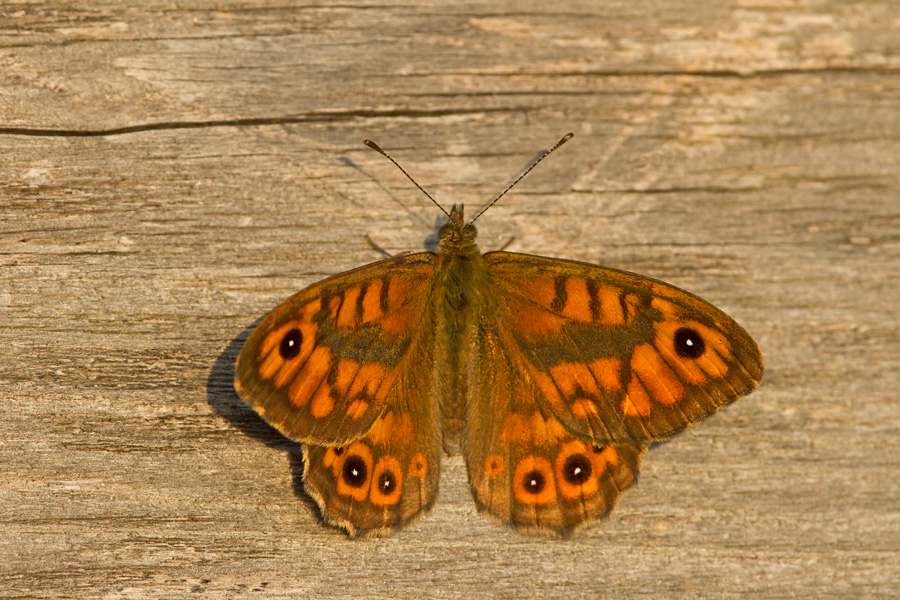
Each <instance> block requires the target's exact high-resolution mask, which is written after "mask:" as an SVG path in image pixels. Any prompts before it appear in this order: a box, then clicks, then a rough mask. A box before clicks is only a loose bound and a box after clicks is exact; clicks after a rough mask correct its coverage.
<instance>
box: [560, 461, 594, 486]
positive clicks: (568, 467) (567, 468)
mask: <svg viewBox="0 0 900 600" xmlns="http://www.w3.org/2000/svg"><path fill="white" fill-rule="evenodd" d="M563 478H564V479H565V480H566V482H567V483H570V484H572V485H581V484H583V483H584V482H585V481H587V480H588V479H590V478H591V461H590V459H588V457H587V456H585V455H584V454H573V455H572V456H570V457H568V458H567V459H566V462H565V464H563Z"/></svg>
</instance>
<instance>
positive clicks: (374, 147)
mask: <svg viewBox="0 0 900 600" xmlns="http://www.w3.org/2000/svg"><path fill="white" fill-rule="evenodd" d="M363 144H365V145H366V146H368V147H369V148H371V149H372V150H374V151H375V152H378V153H379V154H381V155H382V156H384V157H385V158H386V159H388V160H389V161H391V162H392V163H394V166H395V167H397V168H398V169H400V172H401V173H403V174H404V175H406V178H407V179H409V180H410V181H412V182H413V185H415V186H416V187H417V188H419V191H421V192H422V193H423V194H425V195H426V196H427V197H428V199H429V200H431V201H432V202H434V205H435V206H437V207H438V208H439V209H441V212H442V213H444V214H445V215H447V218H448V219H449V218H450V213H448V212H447V211H446V210H444V207H443V206H441V205H440V204H438V203H437V200H435V199H434V198H432V197H431V194H429V193H428V192H426V191H425V190H424V189H422V186H421V185H419V184H418V182H416V180H415V179H413V178H412V176H411V175H410V174H409V173H407V172H406V171H405V170H404V169H403V167H401V166H400V165H399V164H398V163H397V161H396V160H394V159H393V158H391V156H390V154H388V153H387V152H385V151H384V150H382V149H381V147H380V146H379V145H378V144H376V143H375V142H373V141H372V140H363ZM557 146H559V144H557ZM555 149H556V148H555V147H554V150H555ZM547 154H549V152H548V153H547ZM544 156H546V155H544ZM541 158H543V156H542V157H541ZM529 170H530V169H529ZM526 172H527V171H526ZM520 179H521V178H520Z"/></svg>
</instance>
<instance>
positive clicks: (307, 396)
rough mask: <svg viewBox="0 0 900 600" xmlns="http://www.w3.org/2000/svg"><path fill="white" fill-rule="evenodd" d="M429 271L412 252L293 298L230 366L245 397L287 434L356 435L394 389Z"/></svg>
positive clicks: (424, 300) (416, 326)
mask: <svg viewBox="0 0 900 600" xmlns="http://www.w3.org/2000/svg"><path fill="white" fill-rule="evenodd" d="M433 272H434V255H433V254H430V253H420V254H411V255H406V256H401V257H395V258H392V259H389V260H385V261H381V262H378V263H374V264H371V265H367V266H365V267H361V268H359V269H355V270H353V271H348V272H346V273H341V274H340V275H337V276H335V277H331V278H329V279H326V280H324V281H321V282H319V283H316V284H314V285H312V286H310V287H308V288H306V289H304V290H302V291H300V292H299V293H297V294H296V295H294V296H293V297H291V298H289V299H288V300H287V301H286V302H284V304H282V305H281V306H279V307H278V308H276V309H275V310H274V311H272V312H271V313H270V314H269V315H267V316H266V317H265V318H264V319H263V321H262V322H261V323H260V324H259V325H258V326H257V327H256V329H254V330H253V332H252V333H251V334H250V337H249V338H247V341H246V342H245V343H244V346H243V348H241V352H240V355H239V356H238V359H237V364H236V366H235V389H236V390H237V391H238V394H239V395H240V397H241V399H243V400H244V401H245V402H246V403H247V404H249V405H250V406H251V407H252V408H253V409H254V410H255V411H256V412H257V413H259V414H260V416H262V417H263V418H264V419H265V420H266V421H267V422H268V423H269V424H270V425H272V426H273V427H275V429H277V430H278V431H280V432H281V433H283V434H284V435H285V436H287V437H288V438H290V439H292V440H296V441H300V442H305V443H311V444H320V445H342V444H346V443H348V442H351V441H353V440H356V439H358V438H359V437H361V436H362V435H363V434H364V433H365V432H366V431H368V429H369V428H370V427H371V426H372V424H373V423H374V422H375V420H376V419H377V418H378V417H379V415H380V414H381V413H382V411H383V410H384V408H385V406H386V405H387V403H388V400H389V396H390V395H391V394H392V393H395V391H396V388H395V385H394V384H395V383H396V379H397V377H398V376H399V374H400V365H401V363H402V362H403V361H404V359H406V358H407V356H408V355H409V352H410V349H411V347H412V344H413V341H414V340H415V339H416V337H417V336H419V335H421V332H422V331H421V330H422V327H423V326H424V325H425V324H423V323H420V315H421V314H422V311H423V310H424V309H425V308H426V307H428V306H429V298H428V291H429V282H430V278H431V275H432V273H433ZM407 368H410V367H409V365H407ZM419 368H428V366H427V365H420V366H419Z"/></svg>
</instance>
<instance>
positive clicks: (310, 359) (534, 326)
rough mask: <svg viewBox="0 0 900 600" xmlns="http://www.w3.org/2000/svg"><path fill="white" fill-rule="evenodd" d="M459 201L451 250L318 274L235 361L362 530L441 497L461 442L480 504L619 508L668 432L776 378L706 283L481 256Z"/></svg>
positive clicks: (584, 518) (332, 510) (448, 229)
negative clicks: (695, 289)
mask: <svg viewBox="0 0 900 600" xmlns="http://www.w3.org/2000/svg"><path fill="white" fill-rule="evenodd" d="M571 137H572V134H569V135H567V136H565V137H564V138H563V139H562V140H560V142H559V143H558V144H557V145H556V146H554V147H553V148H551V150H548V151H546V152H545V153H543V155H542V156H541V157H540V159H538V160H537V161H535V162H534V163H533V164H532V165H531V167H530V168H529V169H528V170H526V171H525V172H524V173H523V174H522V175H521V176H520V177H519V178H518V179H517V180H516V182H517V181H519V180H520V179H521V178H522V177H524V176H525V175H526V174H527V173H528V172H529V171H530V170H531V168H534V166H535V165H536V164H537V163H538V162H540V160H541V159H542V158H543V157H544V156H546V155H547V154H549V153H550V152H552V151H553V150H554V149H556V148H557V147H559V146H560V145H562V144H563V143H564V142H566V141H567V140H568V139H570V138H571ZM365 143H366V144H367V145H368V146H370V147H372V148H373V149H375V150H378V151H379V152H381V153H382V154H384V155H385V156H386V157H387V158H388V159H390V160H391V161H392V162H394V164H397V163H396V162H395V161H394V160H393V159H392V158H391V157H390V156H388V155H387V154H385V153H384V152H383V151H382V150H381V149H380V148H378V146H377V145H375V144H374V143H373V142H369V141H366V142H365ZM397 166H398V167H399V165H397ZM402 170H403V169H402V168H401V171H402ZM403 172H404V174H406V172H405V171H403ZM407 177H408V175H407ZM410 179H411V180H412V178H411V177H410ZM516 182H513V185H515V183H516ZM413 183H415V181H413ZM416 186H418V184H417V183H416ZM510 187H512V185H511V186H509V187H507V188H506V190H504V191H503V192H502V193H501V194H500V195H499V196H497V198H495V200H494V202H496V201H497V200H498V199H499V198H500V197H501V196H503V194H505V193H506V192H507V191H508V190H509V189H510ZM419 189H421V188H419ZM422 191H423V192H424V190H422ZM426 195H427V193H426ZM428 197H429V198H431V197H430V196H428ZM432 201H434V200H433V199H432ZM435 204H437V202H435ZM492 204H493V202H492V203H491V204H490V205H488V206H491V205H492ZM442 210H443V209H442ZM485 210H486V208H485ZM483 212H484V211H482V213H483ZM480 215H481V213H479V214H478V215H476V217H475V219H477V218H478V216H480ZM447 217H448V219H449V221H448V223H447V224H446V225H444V226H443V228H442V229H441V230H440V244H439V247H438V251H437V254H434V253H431V252H422V253H416V254H405V255H401V256H396V257H393V258H389V259H387V260H382V261H379V262H376V263H373V264H370V265H367V266H364V267H360V268H358V269H354V270H352V271H348V272H346V273H341V274H339V275H335V276H333V277H331V278H329V279H326V280H324V281H321V282H319V283H316V284H313V285H311V286H310V287H308V288H306V289H304V290H302V291H301V292H299V293H298V294H296V295H295V296H293V297H291V298H289V299H288V300H287V301H286V302H285V303H284V304H282V305H281V306H279V307H278V308H276V309H275V310H274V311H272V313H271V314H269V315H268V316H267V317H266V318H265V319H264V320H263V321H262V322H261V323H260V324H259V326H258V327H257V328H256V329H255V330H254V331H253V333H251V335H250V337H249V338H248V339H247V341H246V342H245V343H244V346H243V348H242V350H241V352H240V355H239V357H238V359H237V365H236V369H235V388H236V389H237V392H238V394H239V395H240V397H241V398H242V399H243V400H244V401H245V402H247V404H249V405H250V406H251V407H252V408H253V409H254V410H255V411H256V412H257V413H259V414H260V415H261V416H262V417H263V419H265V420H266V421H267V422H268V423H269V424H270V425H272V426H273V427H274V428H275V429H277V430H278V431H280V432H281V433H282V434H284V435H285V436H287V437H288V438H290V439H292V440H296V441H299V442H302V443H303V448H304V450H303V455H304V462H305V465H304V475H303V478H304V484H305V488H306V490H307V492H308V493H309V494H310V495H311V496H312V497H313V498H314V499H315V500H316V502H317V503H318V504H319V507H320V508H321V511H322V514H323V516H324V519H325V521H326V522H328V523H331V524H333V525H336V526H339V527H342V528H344V529H346V530H347V531H348V532H349V533H350V535H352V536H357V535H373V534H384V533H388V532H390V531H393V530H396V529H398V528H400V527H402V526H404V525H406V524H408V523H409V522H410V521H412V520H414V519H415V518H417V517H419V516H421V515H422V514H424V513H425V512H426V511H427V510H428V509H429V508H430V507H431V506H432V505H433V504H434V501H435V499H436V497H437V491H438V472H439V469H440V460H441V454H442V452H443V451H444V450H446V451H452V450H454V449H457V448H458V449H461V451H462V453H463V455H464V457H465V461H466V465H467V467H468V472H469V484H470V486H471V489H472V494H473V496H474V498H475V502H476V504H477V506H478V507H479V508H480V509H481V510H483V511H485V512H487V513H489V514H490V515H492V516H494V517H496V518H497V519H499V520H500V521H503V522H505V523H508V524H510V525H512V526H514V527H516V528H521V529H528V530H534V531H538V532H550V533H556V534H568V533H570V532H572V531H573V530H575V529H577V528H578V527H579V526H581V525H583V524H585V523H588V522H590V521H591V520H594V519H597V518H599V517H602V516H603V515H605V514H606V513H607V512H608V511H609V510H610V509H611V508H612V507H613V505H614V504H615V502H616V500H617V499H618V498H619V497H620V496H621V495H622V493H623V492H624V491H625V490H626V489H627V488H628V487H629V486H631V485H632V484H633V483H634V482H635V480H636V477H637V473H638V465H639V462H640V458H641V453H642V452H643V450H644V448H645V447H646V446H647V445H648V444H649V443H650V442H654V441H658V440H664V439H666V438H669V437H671V436H672V435H673V434H675V433H677V432H679V431H681V430H683V429H684V428H686V427H688V426H689V425H691V424H693V423H696V422H697V421H700V420H702V419H704V418H706V417H708V416H709V415H710V414H712V413H713V412H715V411H716V410H717V409H718V408H720V407H722V406H725V405H727V404H730V403H732V402H734V401H735V400H737V399H738V398H740V397H741V396H743V395H745V394H748V393H749V392H751V391H752V390H753V389H755V388H756V387H757V385H759V382H760V379H761V377H762V372H763V363H762V356H761V354H760V351H759V348H758V347H757V345H756V343H755V342H754V341H753V339H752V338H751V337H750V336H749V335H748V334H747V332H746V331H744V330H743V329H742V328H741V326H740V325H738V324H737V323H735V322H734V320H732V319H731V318H730V317H729V316H728V315H726V314H725V313H724V312H722V311H721V310H719V309H717V308H716V307H714V306H712V305H711V304H709V303H708V302H706V301H705V300H702V299H700V298H698V297H697V296H694V295H693V294H690V293H688V292H685V291H683V290H680V289H678V288H676V287H674V286H672V285H669V284H667V283H663V282H661V281H657V280H655V279H651V278H649V277H644V276H642V275H636V274H634V273H628V272H625V271H619V270H616V269H610V268H605V267H599V266H595V265H590V264H585V263H581V262H575V261H569V260H560V259H555V258H543V257H540V256H532V255H528V254H517V253H512V252H502V251H500V252H488V253H486V254H481V253H479V251H478V247H477V246H476V244H475V227H474V226H473V224H472V223H473V222H474V221H475V219H472V221H470V222H468V223H467V222H466V221H465V219H464V217H463V209H462V207H456V206H454V207H453V208H452V209H451V210H450V212H449V214H447Z"/></svg>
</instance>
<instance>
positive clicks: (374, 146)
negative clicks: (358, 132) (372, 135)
mask: <svg viewBox="0 0 900 600" xmlns="http://www.w3.org/2000/svg"><path fill="white" fill-rule="evenodd" d="M362 142H363V144H365V145H366V146H368V147H369V148H371V149H372V150H377V151H378V152H381V153H382V154H384V150H382V149H381V146H379V145H378V144H376V143H375V142H373V141H372V140H363V141H362Z"/></svg>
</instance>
